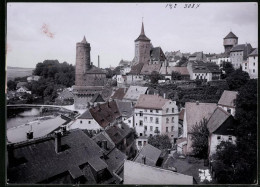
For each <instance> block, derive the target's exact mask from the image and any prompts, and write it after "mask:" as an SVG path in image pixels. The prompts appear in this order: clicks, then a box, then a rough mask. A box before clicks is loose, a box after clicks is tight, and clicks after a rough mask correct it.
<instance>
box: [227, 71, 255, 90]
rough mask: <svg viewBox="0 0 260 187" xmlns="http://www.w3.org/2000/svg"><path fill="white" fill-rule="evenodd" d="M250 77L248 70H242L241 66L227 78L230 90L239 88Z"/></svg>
mask: <svg viewBox="0 0 260 187" xmlns="http://www.w3.org/2000/svg"><path fill="white" fill-rule="evenodd" d="M249 79H250V77H249V75H248V73H247V72H245V71H242V69H241V68H239V69H236V70H235V71H234V72H232V73H231V74H230V75H229V76H228V77H227V78H226V81H227V84H228V86H229V89H230V90H238V89H239V88H240V87H241V86H243V85H245V84H246V83H247V82H248V80H249Z"/></svg>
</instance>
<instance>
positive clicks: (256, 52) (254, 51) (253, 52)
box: [248, 48, 258, 56]
mask: <svg viewBox="0 0 260 187" xmlns="http://www.w3.org/2000/svg"><path fill="white" fill-rule="evenodd" d="M248 56H258V48H256V49H254V50H253V51H252V53H250V54H249V55H248Z"/></svg>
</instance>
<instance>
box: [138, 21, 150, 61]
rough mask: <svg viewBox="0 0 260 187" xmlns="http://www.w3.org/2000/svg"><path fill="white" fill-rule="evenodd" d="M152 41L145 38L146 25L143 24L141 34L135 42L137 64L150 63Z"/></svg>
mask: <svg viewBox="0 0 260 187" xmlns="http://www.w3.org/2000/svg"><path fill="white" fill-rule="evenodd" d="M150 41H151V40H150V39H149V38H147V37H146V36H145V33H144V24H143V22H142V28H141V34H140V35H139V37H138V38H137V39H136V40H135V59H134V61H135V64H137V63H148V62H149V61H150V50H151V43H150Z"/></svg>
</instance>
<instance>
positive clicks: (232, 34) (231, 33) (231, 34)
mask: <svg viewBox="0 0 260 187" xmlns="http://www.w3.org/2000/svg"><path fill="white" fill-rule="evenodd" d="M227 38H236V39H237V38H238V37H237V36H236V35H235V34H234V33H233V32H230V33H228V35H227V36H226V37H225V38H224V39H227Z"/></svg>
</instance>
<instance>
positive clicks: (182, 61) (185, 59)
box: [176, 56, 188, 67]
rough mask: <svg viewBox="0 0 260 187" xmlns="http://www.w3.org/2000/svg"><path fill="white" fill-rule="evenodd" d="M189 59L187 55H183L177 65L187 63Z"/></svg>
mask: <svg viewBox="0 0 260 187" xmlns="http://www.w3.org/2000/svg"><path fill="white" fill-rule="evenodd" d="M187 61H188V59H187V58H186V57H185V56H182V57H181V59H180V61H179V62H178V63H177V65H176V66H177V67H180V66H182V65H183V64H185V63H186V62H187Z"/></svg>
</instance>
